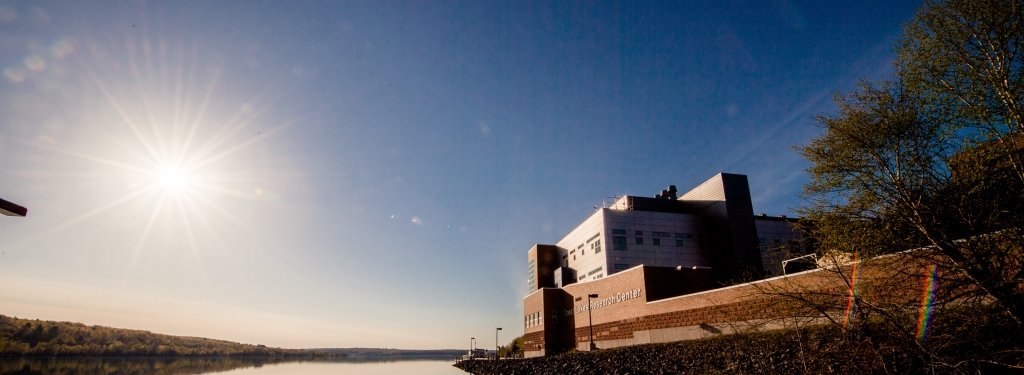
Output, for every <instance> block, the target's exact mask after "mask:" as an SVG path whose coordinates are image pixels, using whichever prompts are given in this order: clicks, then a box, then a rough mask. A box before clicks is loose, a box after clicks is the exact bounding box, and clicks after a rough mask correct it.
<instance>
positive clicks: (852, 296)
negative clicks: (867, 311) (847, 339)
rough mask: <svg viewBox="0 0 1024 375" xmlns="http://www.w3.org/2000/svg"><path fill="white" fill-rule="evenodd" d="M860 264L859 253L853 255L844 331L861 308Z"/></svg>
mask: <svg viewBox="0 0 1024 375" xmlns="http://www.w3.org/2000/svg"><path fill="white" fill-rule="evenodd" d="M858 265H859V262H858V261H857V252H854V253H853V271H852V272H851V274H850V293H849V296H848V297H847V299H846V314H845V315H844V316H843V329H846V326H847V325H849V324H850V320H852V319H853V314H855V313H856V310H857V309H858V308H859V307H858V306H857V299H858V298H860V292H859V291H858V290H857V284H858V280H857V268H858Z"/></svg>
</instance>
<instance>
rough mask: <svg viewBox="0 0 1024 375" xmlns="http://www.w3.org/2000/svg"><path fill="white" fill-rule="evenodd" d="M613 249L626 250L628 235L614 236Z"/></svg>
mask: <svg viewBox="0 0 1024 375" xmlns="http://www.w3.org/2000/svg"><path fill="white" fill-rule="evenodd" d="M612 250H626V237H623V236H612Z"/></svg>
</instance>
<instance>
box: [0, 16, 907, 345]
mask: <svg viewBox="0 0 1024 375" xmlns="http://www.w3.org/2000/svg"><path fill="white" fill-rule="evenodd" d="M919 5H920V3H919V2H890V1H884V2H883V1H877V2H834V3H833V2H825V1H807V2H801V1H763V2H754V1H749V2H748V1H743V2H734V3H725V4H723V3H722V2H717V1H707V2H701V1H692V2H646V3H643V4H633V3H626V2H622V3H612V2H551V3H548V2H526V1H517V2H477V1H469V2H447V1H446V2H392V1H360V2H332V1H326V2H275V1H263V2H256V1H223V2H209V1H182V2H144V1H130V2H129V1H125V2H91V1H70V2H45V1H44V2H4V3H2V4H0V69H2V76H0V113H3V117H4V121H3V122H0V172H2V173H3V176H4V178H2V179H0V197H3V198H5V199H7V200H10V201H14V202H17V203H20V204H23V205H25V206H28V207H29V210H30V213H29V216H28V217H26V218H9V217H0V238H3V242H2V243H0V284H2V285H5V287H4V288H2V290H0V314H5V315H15V316H19V317H28V318H40V319H56V320H70V321H81V322H85V323H89V324H101V325H109V326H117V327H127V328H138V329H146V330H151V331H156V332H162V333H170V334H179V335H193V336H206V337H216V338H223V339H228V340H234V341H242V342H252V343H263V344H267V345H273V346H284V347H349V346H373V347H399V348H461V347H465V346H467V345H468V342H469V338H470V337H477V338H481V340H482V341H481V342H482V343H486V342H488V341H489V340H490V339H487V338H488V337H490V335H492V334H493V333H494V328H495V327H503V328H504V330H503V331H502V339H501V341H502V342H507V340H508V339H511V337H513V336H516V335H519V334H521V333H522V316H521V315H522V311H521V310H522V306H521V299H522V297H523V296H524V295H525V290H526V264H525V263H526V251H527V250H528V249H529V247H530V246H532V245H533V244H535V243H554V242H557V241H558V239H560V238H561V237H562V236H563V235H564V234H565V233H567V232H568V231H569V230H571V229H572V228H573V227H574V226H575V225H576V224H578V223H579V222H580V221H581V220H582V219H584V218H585V217H586V216H588V215H589V214H590V213H591V212H592V210H593V208H594V206H595V205H599V204H601V202H602V201H604V200H607V199H609V198H608V197H612V196H616V195H622V194H631V195H651V196H653V195H654V194H656V193H657V192H658V191H660V190H661V189H663V188H665V187H666V186H668V185H670V184H675V185H677V186H679V187H680V190H686V189H688V188H689V187H692V186H694V185H696V184H698V183H700V182H703V181H704V180H706V179H707V178H709V177H710V176H712V175H714V174H716V173H718V172H732V173H740V174H746V175H747V176H748V178H749V182H750V187H751V195H752V197H753V199H754V210H755V212H758V213H760V212H765V213H769V214H775V215H778V214H787V215H794V214H795V211H794V208H796V207H798V206H799V205H800V204H801V201H800V197H799V194H800V190H801V186H802V184H803V183H805V182H806V181H807V176H806V174H805V172H804V171H803V170H804V168H806V167H807V163H806V162H805V161H804V160H802V159H801V158H800V157H799V155H798V154H797V153H796V152H795V151H794V146H795V145H799V144H803V143H806V142H807V141H808V140H809V139H811V138H812V137H814V136H816V135H818V134H820V132H821V130H820V129H818V128H816V127H815V124H814V121H813V118H814V116H816V115H819V114H827V113H832V112H834V111H835V106H834V105H833V103H832V96H833V95H834V94H835V93H836V92H839V91H849V90H851V89H852V88H853V87H854V86H855V84H856V82H857V81H858V80H859V79H865V78H866V79H879V78H884V77H886V76H887V75H888V74H889V73H890V71H891V63H892V59H893V55H894V54H893V52H892V51H893V46H894V43H895V42H896V39H897V38H898V37H899V35H900V32H901V29H902V25H903V24H904V23H906V22H907V21H909V20H910V19H911V18H912V16H913V12H914V10H915V9H916V8H917V7H918V6H919Z"/></svg>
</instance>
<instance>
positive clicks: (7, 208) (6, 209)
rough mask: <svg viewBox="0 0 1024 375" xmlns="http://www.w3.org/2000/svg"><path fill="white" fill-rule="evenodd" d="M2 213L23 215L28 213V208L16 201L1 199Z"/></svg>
mask: <svg viewBox="0 0 1024 375" xmlns="http://www.w3.org/2000/svg"><path fill="white" fill-rule="evenodd" d="M0 214H3V215H7V216H22V217H24V216H25V215H27V214H28V209H27V208H25V207H22V206H19V205H17V204H15V203H12V202H8V201H5V200H3V199H0Z"/></svg>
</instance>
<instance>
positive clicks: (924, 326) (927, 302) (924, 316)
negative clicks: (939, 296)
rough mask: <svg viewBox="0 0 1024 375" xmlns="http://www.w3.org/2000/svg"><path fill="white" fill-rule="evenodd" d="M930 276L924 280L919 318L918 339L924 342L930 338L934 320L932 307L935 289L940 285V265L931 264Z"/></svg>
mask: <svg viewBox="0 0 1024 375" xmlns="http://www.w3.org/2000/svg"><path fill="white" fill-rule="evenodd" d="M929 268H930V269H929V271H928V277H927V278H926V279H925V282H924V291H922V292H921V312H920V314H919V316H918V318H917V341H920V342H924V340H925V339H927V338H928V326H929V325H930V324H931V321H932V307H933V305H934V303H935V290H936V289H937V288H938V287H939V285H938V282H937V281H938V280H937V279H938V273H939V267H938V266H936V265H934V264H933V265H931V266H930V267H929Z"/></svg>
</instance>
